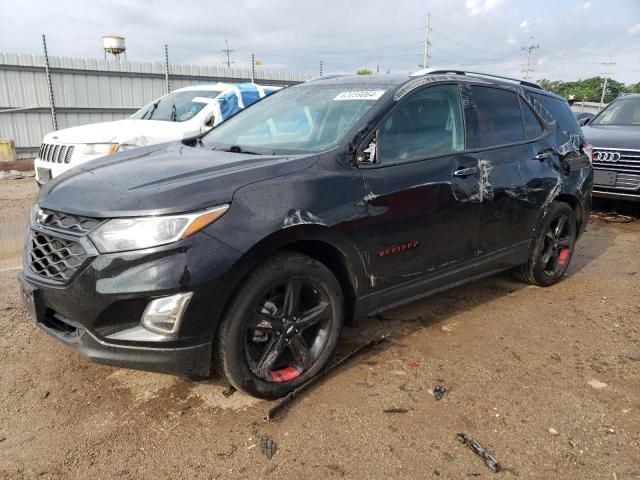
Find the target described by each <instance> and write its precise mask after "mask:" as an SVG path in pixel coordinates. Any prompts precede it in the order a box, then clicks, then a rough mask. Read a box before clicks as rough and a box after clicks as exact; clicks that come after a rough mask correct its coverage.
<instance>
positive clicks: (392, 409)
mask: <svg viewBox="0 0 640 480" xmlns="http://www.w3.org/2000/svg"><path fill="white" fill-rule="evenodd" d="M382 411H383V412H384V413H407V412H409V409H408V408H402V407H389V408H385V409H384V410H382Z"/></svg>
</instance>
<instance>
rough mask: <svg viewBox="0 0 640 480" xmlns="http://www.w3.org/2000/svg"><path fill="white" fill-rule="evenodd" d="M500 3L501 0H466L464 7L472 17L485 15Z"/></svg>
mask: <svg viewBox="0 0 640 480" xmlns="http://www.w3.org/2000/svg"><path fill="white" fill-rule="evenodd" d="M501 3H502V0H467V1H466V3H465V7H466V8H467V13H468V14H469V15H471V16H472V17H475V16H477V15H486V14H487V13H489V12H491V11H492V10H494V9H495V8H496V7H498V6H499V5H500V4H501Z"/></svg>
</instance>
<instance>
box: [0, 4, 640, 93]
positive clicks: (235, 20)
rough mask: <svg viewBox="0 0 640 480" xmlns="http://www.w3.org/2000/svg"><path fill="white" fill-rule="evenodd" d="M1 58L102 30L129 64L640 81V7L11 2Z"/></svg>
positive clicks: (89, 45) (65, 48) (91, 40)
mask: <svg viewBox="0 0 640 480" xmlns="http://www.w3.org/2000/svg"><path fill="white" fill-rule="evenodd" d="M0 11H1V12H2V28H1V29H0V53H3V52H4V53H26V54H41V53H42V40H41V35H42V34H43V33H44V34H46V36H47V47H48V51H49V55H60V56H67V57H94V58H101V57H102V56H103V52H102V38H101V37H102V35H106V34H111V33H116V34H120V35H122V36H124V37H125V38H126V45H127V58H128V59H129V60H139V61H160V62H161V61H164V44H165V43H166V44H168V46H169V58H170V62H171V63H184V64H201V65H204V64H207V65H216V66H222V65H223V60H224V59H225V54H224V53H223V52H222V49H223V48H225V40H227V41H228V42H229V45H230V48H231V49H232V50H233V52H232V53H231V60H232V61H234V62H235V63H234V64H233V66H234V67H243V68H247V67H249V66H250V64H251V54H252V53H253V54H255V58H256V59H257V60H259V61H261V62H262V65H261V66H259V67H257V68H261V69H265V70H271V71H291V72H307V73H319V69H320V62H321V61H322V62H323V73H324V74H328V73H355V71H356V70H358V69H361V68H368V69H371V70H373V71H374V72H375V71H377V70H378V68H379V70H380V73H381V74H384V73H386V72H387V71H388V72H390V73H394V74H405V73H409V72H413V71H416V70H418V69H419V68H420V67H419V65H421V64H422V62H423V47H424V37H425V20H426V15H427V13H430V14H431V17H430V18H431V19H430V29H429V66H447V67H451V66H457V67H464V68H465V69H467V70H474V71H483V72H488V73H495V74H502V75H508V76H513V77H519V78H522V77H523V73H522V68H523V65H524V64H525V63H526V62H527V56H528V55H527V54H528V51H527V49H526V47H527V46H528V45H529V44H532V45H533V46H534V47H535V48H533V49H532V50H531V61H530V66H531V67H530V69H531V73H530V78H531V79H532V80H539V79H542V78H546V79H551V80H577V79H580V78H588V77H592V76H597V75H601V74H603V73H605V72H610V73H611V77H612V78H614V79H616V80H618V81H622V82H624V83H627V84H629V83H636V82H639V81H640V0H608V1H607V0H576V1H574V0H529V1H525V0H445V1H405V0H386V1H379V0H369V1H367V2H356V1H348V0H342V1H339V0H322V1H315V2H309V1H306V2H305V1H300V0H292V1H290V0H270V1H267V0H234V1H233V2H221V1H208V2H202V1H200V2H196V1H191V0H181V1H180V2H175V1H154V0H146V1H142V0H113V1H103V0H92V1H88V0H68V1H64V0H58V1H51V0H46V1H41V0H22V1H20V2H15V1H11V0H0Z"/></svg>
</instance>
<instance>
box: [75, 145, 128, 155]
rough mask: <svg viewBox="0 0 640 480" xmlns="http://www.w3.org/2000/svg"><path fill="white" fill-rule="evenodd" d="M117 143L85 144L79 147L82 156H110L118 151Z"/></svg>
mask: <svg viewBox="0 0 640 480" xmlns="http://www.w3.org/2000/svg"><path fill="white" fill-rule="evenodd" d="M119 147H120V145H119V144H117V143H85V144H84V145H81V146H80V153H81V154H82V155H111V154H112V153H115V152H117V151H118V148H119Z"/></svg>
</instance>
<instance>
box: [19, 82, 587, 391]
mask: <svg viewBox="0 0 640 480" xmlns="http://www.w3.org/2000/svg"><path fill="white" fill-rule="evenodd" d="M588 154H589V152H588V149H587V148H586V147H584V145H583V141H582V138H581V135H580V129H579V127H578V125H577V123H576V120H575V118H574V116H573V114H572V113H571V111H570V110H569V107H568V105H567V103H566V102H565V101H564V100H563V99H562V98H560V97H557V96H556V95H553V94H551V93H548V92H546V91H544V90H542V89H541V88H540V87H539V86H537V85H535V84H531V83H526V82H518V81H511V80H505V79H500V78H495V77H490V76H482V75H480V74H471V73H469V72H467V73H463V72H448V71H447V72H440V73H437V72H430V73H424V74H422V75H419V76H416V77H413V78H412V77H392V76H372V77H369V78H363V77H360V76H357V77H355V76H354V77H350V76H328V77H322V78H319V79H317V80H315V81H310V82H307V83H305V84H302V85H298V86H294V87H291V88H287V89H284V90H282V91H280V92H278V93H276V94H273V95H271V96H269V97H267V98H265V99H263V100H260V101H259V102H257V103H255V104H254V105H252V106H251V107H250V108H248V109H246V110H244V111H242V112H240V113H239V114H237V115H236V116H234V117H232V118H231V119H229V120H228V121H227V122H225V123H224V124H222V125H220V126H219V127H217V128H215V129H214V130H213V131H211V132H209V133H208V134H206V135H204V136H202V137H200V138H196V139H192V140H191V141H183V142H181V143H169V144H164V145H160V146H158V145H156V146H151V147H145V148H142V149H138V150H135V151H131V152H122V153H117V154H114V155H112V156H111V157H109V158H107V159H103V160H98V161H96V162H92V163H91V165H86V166H79V167H77V168H75V169H73V170H70V171H69V172H67V173H65V174H63V175H61V176H60V177H58V178H56V179H54V180H53V181H52V182H50V183H48V184H46V185H45V186H44V188H43V189H42V190H41V191H40V195H39V198H38V202H37V204H36V205H35V206H34V208H33V210H32V216H31V227H30V230H29V233H28V237H27V241H26V249H25V256H24V272H23V273H22V274H21V275H20V283H21V285H22V292H23V297H24V300H25V303H26V305H27V308H28V309H29V311H30V312H31V314H32V316H33V317H34V318H35V321H36V322H37V324H38V325H39V326H40V327H42V328H43V329H44V330H46V331H47V332H48V333H50V334H51V335H53V336H54V337H56V338H57V339H59V340H61V341H62V342H64V343H66V344H67V345H69V346H71V347H73V348H75V349H77V350H79V351H81V352H83V353H85V354H86V355H88V356H89V357H90V358H92V359H93V360H95V361H98V362H103V363H108V364H113V365H120V366H125V367H131V368H139V369H150V370H156V371H163V372H171V373H174V374H180V375H186V376H195V377H203V376H207V375H209V374H210V371H211V369H212V366H213V365H216V366H217V368H218V369H219V371H220V372H222V374H223V375H224V376H225V377H226V378H227V379H228V380H229V382H231V384H233V385H234V386H235V387H236V388H238V389H241V390H244V391H246V392H248V393H250V394H252V395H256V396H259V397H266V398H273V397H278V396H281V395H283V394H285V393H287V392H289V391H291V389H293V388H295V387H297V386H299V385H300V384H302V383H303V382H305V381H307V380H309V379H310V378H311V377H312V376H314V375H315V374H317V373H318V372H319V371H320V370H321V369H322V368H323V366H324V365H325V364H326V362H327V360H328V359H329V357H330V355H331V353H332V352H333V350H334V347H335V346H336V343H337V341H338V337H339V336H340V332H341V330H342V327H343V325H348V326H353V325H355V324H356V322H357V321H358V319H361V318H363V317H364V316H367V315H369V314H372V313H373V312H379V311H381V310H384V309H387V308H390V307H393V306H395V305H399V304H402V303H406V302H410V301H412V300H414V299H416V298H419V297H423V296H426V295H429V294H431V293H435V292H437V291H441V290H442V289H444V288H447V287H451V286H455V285H460V284H462V283H465V282H469V281H472V280H476V279H479V278H481V277H484V276H487V275H491V274H493V273H495V272H499V271H502V270H507V269H514V270H515V271H516V273H517V275H518V277H519V278H521V279H522V280H524V281H527V282H530V283H533V284H536V285H540V286H548V285H552V284H554V283H556V282H557V281H559V280H560V279H561V277H562V276H563V274H564V273H565V272H566V270H567V267H568V265H569V262H570V261H571V257H572V255H573V252H574V245H575V242H576V239H577V238H578V237H579V235H580V234H581V233H582V231H583V230H584V228H585V224H586V223H587V219H588V218H589V211H590V208H591V187H592V168H591V163H590V159H589V156H588Z"/></svg>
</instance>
